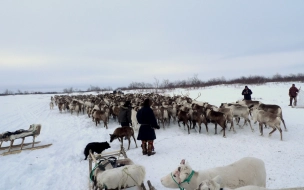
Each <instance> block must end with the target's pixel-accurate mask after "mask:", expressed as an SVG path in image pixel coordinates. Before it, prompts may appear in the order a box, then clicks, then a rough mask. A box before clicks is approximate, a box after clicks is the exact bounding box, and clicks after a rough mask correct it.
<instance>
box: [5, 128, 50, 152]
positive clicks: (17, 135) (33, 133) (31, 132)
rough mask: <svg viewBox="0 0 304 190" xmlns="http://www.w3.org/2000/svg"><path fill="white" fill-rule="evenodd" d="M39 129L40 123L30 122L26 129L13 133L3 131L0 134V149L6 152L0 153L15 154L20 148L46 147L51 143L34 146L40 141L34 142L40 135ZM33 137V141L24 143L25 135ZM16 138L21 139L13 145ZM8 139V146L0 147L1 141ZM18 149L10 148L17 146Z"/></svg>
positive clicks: (34, 148)
mask: <svg viewBox="0 0 304 190" xmlns="http://www.w3.org/2000/svg"><path fill="white" fill-rule="evenodd" d="M40 131H41V125H40V124H32V125H30V128H29V129H28V130H18V131H15V132H13V133H11V132H5V133H2V134H0V150H6V149H8V151H7V152H4V153H2V154H0V155H2V156H6V155H9V154H17V153H20V152H21V151H22V150H36V149H41V148H46V147H49V146H51V145H52V144H46V145H41V146H35V144H38V143H40V141H37V142H35V138H36V137H37V136H38V135H40ZM31 136H32V137H33V141H32V142H31V143H24V140H25V138H26V137H31ZM16 139H22V142H21V144H18V145H13V144H14V141H15V140H16ZM6 141H10V146H7V147H1V146H2V143H3V142H6ZM29 145H32V147H28V146H29ZM19 147H20V149H19V150H12V149H14V148H19Z"/></svg>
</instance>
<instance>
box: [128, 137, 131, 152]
mask: <svg viewBox="0 0 304 190" xmlns="http://www.w3.org/2000/svg"><path fill="white" fill-rule="evenodd" d="M128 141H129V146H128V150H130V144H131V139H130V136H128Z"/></svg>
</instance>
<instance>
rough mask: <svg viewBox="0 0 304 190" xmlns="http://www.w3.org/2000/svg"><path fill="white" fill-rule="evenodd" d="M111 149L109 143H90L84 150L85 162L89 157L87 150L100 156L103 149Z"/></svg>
mask: <svg viewBox="0 0 304 190" xmlns="http://www.w3.org/2000/svg"><path fill="white" fill-rule="evenodd" d="M108 148H111V147H110V145H109V143H108V142H107V141H106V142H91V143H89V144H87V146H86V147H85V149H84V152H83V153H84V155H85V160H86V159H87V158H88V155H89V150H91V151H92V153H94V152H96V153H97V154H100V153H101V152H102V151H104V150H105V149H108Z"/></svg>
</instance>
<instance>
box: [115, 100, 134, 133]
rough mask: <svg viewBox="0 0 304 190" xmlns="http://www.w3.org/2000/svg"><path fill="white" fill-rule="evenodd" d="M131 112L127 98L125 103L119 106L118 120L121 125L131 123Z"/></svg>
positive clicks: (125, 125)
mask: <svg viewBox="0 0 304 190" xmlns="http://www.w3.org/2000/svg"><path fill="white" fill-rule="evenodd" d="M131 114H132V108H131V102H130V101H128V100H127V101H126V102H125V104H124V105H123V106H121V107H120V110H119V114H118V122H119V123H120V124H121V126H122V127H129V126H130V124H131V125H132V120H131Z"/></svg>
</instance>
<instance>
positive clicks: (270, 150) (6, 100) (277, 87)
mask: <svg viewBox="0 0 304 190" xmlns="http://www.w3.org/2000/svg"><path fill="white" fill-rule="evenodd" d="M301 84H302V83H301ZM301 84H298V83H296V86H301ZM302 85H303V84H302ZM290 87H291V83H267V84H264V85H252V86H249V88H250V89H251V90H252V91H253V95H252V97H253V99H255V100H259V101H262V102H263V103H266V104H277V105H280V106H281V107H282V110H283V117H284V120H285V122H286V125H287V129H288V131H287V132H286V131H284V130H283V141H280V133H279V132H278V131H276V132H274V133H273V134H272V136H271V137H268V133H269V132H270V130H271V129H265V130H264V136H263V137H261V136H259V132H258V124H254V125H253V127H254V129H255V131H254V132H251V130H250V127H249V126H248V125H247V126H245V127H244V129H240V128H239V127H237V126H236V127H235V129H236V131H237V132H236V133H233V132H232V131H228V130H227V131H226V136H227V138H223V137H222V133H219V131H218V134H217V135H214V125H213V124H209V134H206V129H205V126H204V125H202V132H201V133H200V134H198V133H197V132H196V131H195V130H193V129H192V130H191V131H190V133H191V134H189V135H188V132H187V130H184V127H183V126H182V127H180V128H179V127H178V125H177V123H176V124H171V125H170V126H169V127H166V129H162V128H161V129H160V130H156V135H157V139H156V140H155V151H156V152H157V153H156V154H155V155H153V156H150V157H148V156H144V155H142V153H141V148H140V146H139V148H135V144H134V142H131V148H130V150H128V151H127V155H128V157H129V158H131V159H132V160H133V162H135V163H137V164H141V165H143V166H145V168H146V172H147V175H146V180H150V181H151V182H152V184H153V185H154V186H155V188H156V189H158V190H161V189H167V188H165V187H164V186H162V184H161V182H160V178H161V177H163V176H165V175H167V174H169V173H170V172H171V171H173V170H174V169H175V168H176V167H177V166H178V165H179V163H180V161H181V160H182V159H186V161H188V162H189V164H190V165H191V166H192V168H193V169H194V170H202V169H208V168H212V167H217V166H224V165H228V164H230V163H232V162H235V161H237V160H239V159H241V158H243V157H247V156H252V157H257V158H260V159H262V160H263V161H264V162H265V165H266V172H267V185H266V187H267V188H272V189H275V188H288V187H300V186H304V177H303V174H304V162H303V160H304V148H303V144H304V138H303V137H304V117H303V113H304V110H303V109H293V108H292V107H290V106H288V104H289V97H288V89H289V88H290ZM243 88H244V86H243V85H225V86H224V85H219V86H214V87H208V88H200V89H195V90H189V91H185V90H182V89H178V90H175V91H171V92H167V93H169V94H171V95H173V93H174V94H180V92H181V91H183V94H186V93H187V92H189V96H190V97H191V98H196V97H197V95H198V93H199V92H200V93H201V96H200V97H199V98H198V99H197V100H198V101H206V102H209V103H210V104H213V105H217V106H219V105H220V103H224V102H235V101H237V100H240V99H242V95H241V91H242V89H243ZM50 98H51V95H18V96H4V97H0V104H1V110H0V133H3V132H5V131H15V130H18V129H28V128H29V126H30V125H31V124H34V123H40V124H41V125H42V129H41V133H40V135H39V136H38V137H37V138H36V139H37V141H41V143H40V144H39V145H43V144H49V143H52V144H53V145H52V146H50V147H48V148H44V149H39V150H33V151H22V152H21V153H19V154H12V155H7V156H0V172H1V175H0V189H1V190H2V189H3V190H6V189H11V190H13V189H16V190H22V189H26V190H28V189H31V190H43V189H64V190H68V189H73V190H76V189H77V190H78V189H79V190H85V189H88V184H89V174H88V173H89V168H88V161H87V160H83V159H84V154H83V150H84V148H85V146H86V145H87V144H88V143H89V142H104V141H108V142H109V140H110V136H109V134H110V133H112V132H113V131H114V129H115V128H116V127H119V125H118V123H116V122H115V121H113V120H112V119H111V120H110V123H109V125H108V126H109V129H108V130H106V129H105V128H104V127H103V124H101V125H98V126H97V127H96V126H95V123H93V122H92V120H91V119H90V118H88V116H87V115H86V114H84V115H83V114H80V115H79V116H77V115H76V114H73V115H71V114H70V113H59V110H58V108H57V107H56V106H55V109H54V110H50V108H49V102H50ZM241 122H243V120H242V121H241ZM228 126H230V124H229V125H228ZM281 127H282V128H283V125H281ZM136 136H137V135H136ZM31 140H32V139H31V137H28V138H26V140H25V141H26V142H31ZM20 142H21V141H20V140H16V141H15V143H14V144H18V143H20ZM137 144H138V145H140V144H141V142H140V141H138V142H137ZM8 145H9V142H4V143H3V145H2V146H8ZM124 146H125V147H127V142H126V141H125V142H124ZM119 148H120V143H119V141H118V140H115V141H114V142H112V143H111V148H110V149H107V150H106V151H105V152H111V151H115V150H119ZM0 153H3V150H2V151H0Z"/></svg>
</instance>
